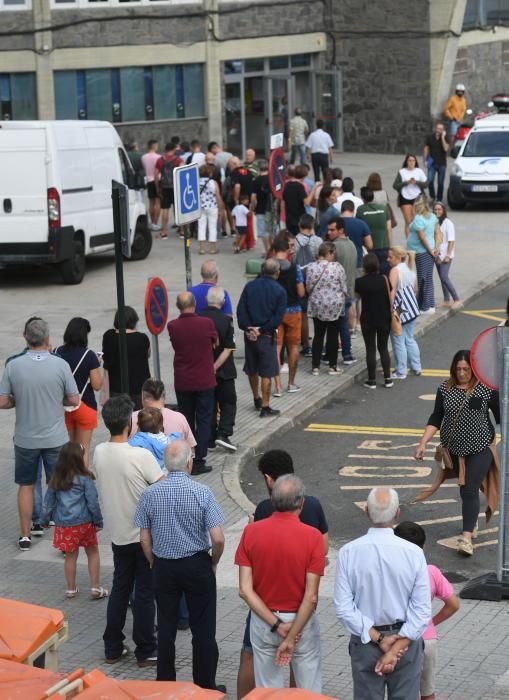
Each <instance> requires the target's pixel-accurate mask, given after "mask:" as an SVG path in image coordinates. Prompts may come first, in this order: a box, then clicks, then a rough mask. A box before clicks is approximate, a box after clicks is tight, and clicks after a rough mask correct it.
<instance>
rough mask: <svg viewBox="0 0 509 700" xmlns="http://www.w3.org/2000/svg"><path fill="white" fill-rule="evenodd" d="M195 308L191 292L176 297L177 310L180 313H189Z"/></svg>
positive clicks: (194, 300)
mask: <svg viewBox="0 0 509 700" xmlns="http://www.w3.org/2000/svg"><path fill="white" fill-rule="evenodd" d="M195 308H196V299H195V298H194V294H193V293H192V292H181V293H180V294H179V295H178V297H177V309H178V310H179V311H181V312H182V313H190V312H192V311H194V310H195Z"/></svg>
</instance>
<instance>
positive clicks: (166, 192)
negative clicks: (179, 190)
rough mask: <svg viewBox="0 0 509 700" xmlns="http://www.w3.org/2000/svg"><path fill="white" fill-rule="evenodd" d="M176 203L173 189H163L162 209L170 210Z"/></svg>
mask: <svg viewBox="0 0 509 700" xmlns="http://www.w3.org/2000/svg"><path fill="white" fill-rule="evenodd" d="M174 203H175V194H174V192H173V187H161V209H169V208H170V207H171V206H172V205H173V204H174Z"/></svg>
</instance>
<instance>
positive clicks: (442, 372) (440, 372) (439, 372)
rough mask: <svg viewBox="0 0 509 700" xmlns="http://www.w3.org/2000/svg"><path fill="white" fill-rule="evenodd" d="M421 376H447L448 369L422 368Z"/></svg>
mask: <svg viewBox="0 0 509 700" xmlns="http://www.w3.org/2000/svg"><path fill="white" fill-rule="evenodd" d="M421 376H422V377H448V376H449V370H448V369H423V370H422V374H421Z"/></svg>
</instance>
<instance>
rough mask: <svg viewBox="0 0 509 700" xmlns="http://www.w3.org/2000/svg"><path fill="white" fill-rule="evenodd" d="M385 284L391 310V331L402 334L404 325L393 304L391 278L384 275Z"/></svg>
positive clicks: (393, 333) (394, 333)
mask: <svg viewBox="0 0 509 700" xmlns="http://www.w3.org/2000/svg"><path fill="white" fill-rule="evenodd" d="M383 277H384V280H385V285H386V287H387V296H388V299H389V311H390V314H391V333H392V335H401V334H402V333H403V325H402V323H401V319H400V317H399V313H398V312H397V310H396V309H395V308H394V307H393V306H392V304H391V290H390V287H389V280H388V279H387V277H386V276H385V275H384V276H383Z"/></svg>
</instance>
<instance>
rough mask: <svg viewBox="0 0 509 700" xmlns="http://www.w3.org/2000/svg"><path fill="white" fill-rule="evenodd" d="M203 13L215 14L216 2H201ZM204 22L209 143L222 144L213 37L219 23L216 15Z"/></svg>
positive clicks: (217, 64)
mask: <svg viewBox="0 0 509 700" xmlns="http://www.w3.org/2000/svg"><path fill="white" fill-rule="evenodd" d="M203 9H204V10H205V12H211V11H214V12H217V9H218V0H203ZM205 22H206V27H205V31H206V44H205V92H206V98H205V99H206V101H207V114H208V133H209V141H218V142H219V143H222V142H223V100H222V91H221V86H222V80H221V62H220V60H219V52H218V45H217V41H216V40H215V39H214V35H215V36H218V33H219V21H218V16H217V14H212V15H211V18H210V20H209V19H208V18H207V19H206V20H205Z"/></svg>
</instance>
